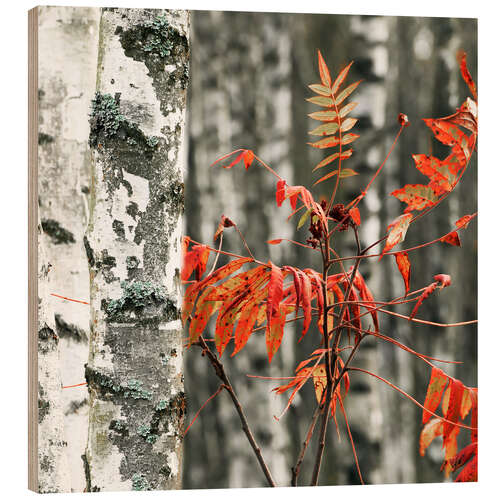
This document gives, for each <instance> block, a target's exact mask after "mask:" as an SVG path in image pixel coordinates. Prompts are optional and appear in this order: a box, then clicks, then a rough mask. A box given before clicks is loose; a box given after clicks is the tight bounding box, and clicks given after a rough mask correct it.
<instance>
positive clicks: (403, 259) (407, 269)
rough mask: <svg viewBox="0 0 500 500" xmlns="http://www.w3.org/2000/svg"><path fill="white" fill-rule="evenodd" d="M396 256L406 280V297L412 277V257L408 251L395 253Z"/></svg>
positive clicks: (400, 270)
mask: <svg viewBox="0 0 500 500" xmlns="http://www.w3.org/2000/svg"><path fill="white" fill-rule="evenodd" d="M394 257H396V264H397V266H398V269H399V272H400V273H401V276H403V280H404V282H405V297H406V296H407V295H408V292H409V291H410V277H411V264H410V258H409V257H408V252H398V253H397V254H395V255H394Z"/></svg>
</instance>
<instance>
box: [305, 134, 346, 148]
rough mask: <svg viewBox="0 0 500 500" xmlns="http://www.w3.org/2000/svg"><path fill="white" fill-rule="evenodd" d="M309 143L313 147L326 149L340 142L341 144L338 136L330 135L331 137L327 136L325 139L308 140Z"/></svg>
mask: <svg viewBox="0 0 500 500" xmlns="http://www.w3.org/2000/svg"><path fill="white" fill-rule="evenodd" d="M342 139H343V138H342ZM351 142H352V141H351ZM307 144H309V145H310V146H312V147H313V148H318V149H325V148H332V147H334V146H337V145H338V144H340V140H339V138H338V137H337V136H330V137H325V138H324V139H321V140H319V141H317V142H308V143H307Z"/></svg>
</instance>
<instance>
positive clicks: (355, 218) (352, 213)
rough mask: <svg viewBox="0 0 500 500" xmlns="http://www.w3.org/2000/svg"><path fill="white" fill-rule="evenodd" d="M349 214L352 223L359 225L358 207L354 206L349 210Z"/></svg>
mask: <svg viewBox="0 0 500 500" xmlns="http://www.w3.org/2000/svg"><path fill="white" fill-rule="evenodd" d="M349 215H350V216H351V219H352V220H353V221H354V224H356V226H360V225H361V215H360V214H359V208H358V207H354V208H351V209H350V210H349Z"/></svg>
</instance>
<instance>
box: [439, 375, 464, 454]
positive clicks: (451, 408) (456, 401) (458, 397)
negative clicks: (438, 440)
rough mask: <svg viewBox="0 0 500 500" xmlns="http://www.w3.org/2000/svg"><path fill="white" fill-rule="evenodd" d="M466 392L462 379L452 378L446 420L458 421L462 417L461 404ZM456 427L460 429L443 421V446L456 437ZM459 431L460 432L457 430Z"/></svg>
mask: <svg viewBox="0 0 500 500" xmlns="http://www.w3.org/2000/svg"><path fill="white" fill-rule="evenodd" d="M463 392H464V384H462V382H461V381H460V380H457V379H454V378H452V379H450V399H449V402H448V411H447V412H446V415H445V417H446V420H449V421H450V422H458V419H459V417H460V406H461V403H462V396H463ZM454 429H458V428H457V427H456V426H455V425H453V424H452V423H449V422H443V447H444V448H446V447H447V446H448V443H449V442H450V441H451V440H452V439H456V436H455V435H454V432H453V431H454ZM455 432H457V431H455ZM457 433H458V432H457Z"/></svg>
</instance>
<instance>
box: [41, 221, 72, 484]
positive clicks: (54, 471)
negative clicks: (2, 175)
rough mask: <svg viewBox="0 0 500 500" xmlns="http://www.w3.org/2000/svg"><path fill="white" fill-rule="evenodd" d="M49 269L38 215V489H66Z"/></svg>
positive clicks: (57, 361)
mask: <svg viewBox="0 0 500 500" xmlns="http://www.w3.org/2000/svg"><path fill="white" fill-rule="evenodd" d="M50 271H51V265H50V264H49V261H48V260H47V255H46V253H45V238H44V233H43V230H42V224H41V222H40V218H38V491H39V492H40V493H67V492H70V491H71V481H70V474H69V467H68V460H67V456H66V447H67V444H66V441H65V440H64V427H63V407H62V401H61V400H62V394H61V387H62V384H61V373H60V367H59V337H58V336H57V333H56V327H55V321H54V311H53V310H52V308H51V301H50V299H49V293H50V286H51V285H50V284H49V273H50Z"/></svg>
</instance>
